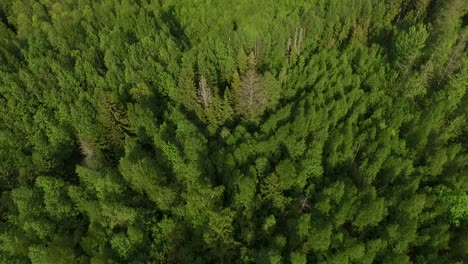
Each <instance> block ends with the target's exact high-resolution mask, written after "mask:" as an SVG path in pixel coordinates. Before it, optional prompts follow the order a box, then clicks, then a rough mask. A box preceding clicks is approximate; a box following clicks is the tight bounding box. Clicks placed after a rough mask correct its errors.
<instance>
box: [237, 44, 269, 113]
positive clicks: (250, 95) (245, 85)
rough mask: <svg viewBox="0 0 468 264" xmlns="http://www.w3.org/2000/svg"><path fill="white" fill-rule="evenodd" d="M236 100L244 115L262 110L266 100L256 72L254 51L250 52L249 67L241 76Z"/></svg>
mask: <svg viewBox="0 0 468 264" xmlns="http://www.w3.org/2000/svg"><path fill="white" fill-rule="evenodd" d="M237 100H238V104H239V110H240V111H241V112H242V113H243V114H246V115H254V114H255V113H259V112H261V111H263V109H264V107H265V106H266V103H267V102H268V97H267V94H266V93H265V91H264V89H263V87H262V85H261V82H260V76H259V74H258V73H257V62H256V59H255V55H254V53H250V56H249V69H248V70H247V72H246V73H245V74H244V76H242V80H241V87H240V89H239V91H238V95H237Z"/></svg>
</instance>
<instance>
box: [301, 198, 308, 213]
mask: <svg viewBox="0 0 468 264" xmlns="http://www.w3.org/2000/svg"><path fill="white" fill-rule="evenodd" d="M309 208H310V203H309V197H307V196H302V197H301V200H300V210H299V212H302V211H304V210H307V209H309Z"/></svg>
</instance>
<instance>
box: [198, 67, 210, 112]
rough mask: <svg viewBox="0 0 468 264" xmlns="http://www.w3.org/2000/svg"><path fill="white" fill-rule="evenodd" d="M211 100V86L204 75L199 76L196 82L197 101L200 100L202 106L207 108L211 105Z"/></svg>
mask: <svg viewBox="0 0 468 264" xmlns="http://www.w3.org/2000/svg"><path fill="white" fill-rule="evenodd" d="M212 100H213V92H212V91H211V87H210V85H209V84H208V81H207V80H206V78H205V76H203V75H202V76H200V81H199V82H198V102H200V103H201V104H202V106H203V108H208V107H209V106H210V105H211V102H212Z"/></svg>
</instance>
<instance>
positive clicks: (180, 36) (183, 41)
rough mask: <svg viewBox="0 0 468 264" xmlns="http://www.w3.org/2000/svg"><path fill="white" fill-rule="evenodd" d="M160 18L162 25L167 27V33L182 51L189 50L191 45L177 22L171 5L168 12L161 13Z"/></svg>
mask: <svg viewBox="0 0 468 264" xmlns="http://www.w3.org/2000/svg"><path fill="white" fill-rule="evenodd" d="M161 18H162V21H163V22H164V23H166V24H167V26H168V27H169V31H170V33H171V35H172V36H173V37H174V39H175V40H176V41H177V44H178V45H179V47H180V49H181V50H182V51H184V50H187V49H189V48H190V47H191V46H192V44H191V42H190V39H189V38H188V36H187V34H186V33H185V30H184V28H183V27H182V25H181V24H180V22H179V19H178V18H177V17H176V15H175V8H174V6H173V5H171V6H170V7H169V8H168V10H166V11H161Z"/></svg>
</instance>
